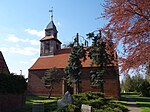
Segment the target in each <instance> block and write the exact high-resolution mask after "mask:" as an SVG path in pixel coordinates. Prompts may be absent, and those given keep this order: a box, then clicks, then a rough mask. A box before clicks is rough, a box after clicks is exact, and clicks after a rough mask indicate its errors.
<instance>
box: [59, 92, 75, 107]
mask: <svg viewBox="0 0 150 112" xmlns="http://www.w3.org/2000/svg"><path fill="white" fill-rule="evenodd" d="M68 104H72V96H71V94H70V93H69V91H67V92H66V93H65V95H64V96H63V98H62V99H59V100H58V101H57V108H58V109H62V108H64V107H65V106H66V105H68Z"/></svg>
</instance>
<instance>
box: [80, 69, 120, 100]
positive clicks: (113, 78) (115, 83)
mask: <svg viewBox="0 0 150 112" xmlns="http://www.w3.org/2000/svg"><path fill="white" fill-rule="evenodd" d="M96 69H97V68H84V69H83V70H82V73H83V74H82V77H81V78H82V84H81V88H82V90H81V91H82V92H88V91H93V92H99V91H100V89H99V87H97V86H93V85H91V82H90V74H89V73H90V71H91V70H93V71H94V70H96ZM108 69H109V73H108V74H105V75H104V77H103V79H104V93H105V96H106V97H113V98H115V99H119V98H120V82H119V75H118V74H117V73H116V74H115V72H112V67H109V68H108Z"/></svg>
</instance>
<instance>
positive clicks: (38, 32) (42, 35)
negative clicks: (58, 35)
mask: <svg viewBox="0 0 150 112" xmlns="http://www.w3.org/2000/svg"><path fill="white" fill-rule="evenodd" d="M24 31H25V32H27V33H29V34H31V35H36V36H38V37H44V33H45V32H44V31H43V30H42V31H37V30H35V29H30V28H28V29H25V30H24Z"/></svg>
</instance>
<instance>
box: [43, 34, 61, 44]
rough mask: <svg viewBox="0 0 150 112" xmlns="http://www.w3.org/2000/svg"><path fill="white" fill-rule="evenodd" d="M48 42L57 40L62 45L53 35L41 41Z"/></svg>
mask: <svg viewBox="0 0 150 112" xmlns="http://www.w3.org/2000/svg"><path fill="white" fill-rule="evenodd" d="M46 40H56V41H57V42H59V43H60V44H61V42H60V41H59V40H58V39H57V38H55V37H54V36H53V35H52V36H46V37H43V38H42V39H41V40H40V41H41V42H42V41H46Z"/></svg>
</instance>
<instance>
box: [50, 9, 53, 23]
mask: <svg viewBox="0 0 150 112" xmlns="http://www.w3.org/2000/svg"><path fill="white" fill-rule="evenodd" d="M51 8H52V9H51V10H49V12H51V21H53V7H51Z"/></svg>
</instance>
